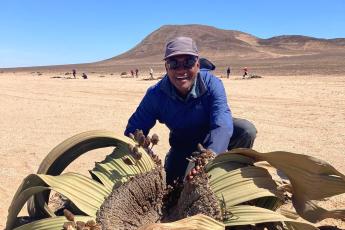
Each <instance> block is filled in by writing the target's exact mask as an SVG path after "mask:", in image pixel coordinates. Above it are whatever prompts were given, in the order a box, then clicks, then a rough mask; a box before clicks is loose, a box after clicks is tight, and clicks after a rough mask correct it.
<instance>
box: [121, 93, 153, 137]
mask: <svg viewBox="0 0 345 230" xmlns="http://www.w3.org/2000/svg"><path fill="white" fill-rule="evenodd" d="M158 98H159V97H157V96H155V95H154V92H153V89H152V88H150V89H148V90H147V92H146V94H145V96H144V98H143V99H142V101H141V102H140V104H139V106H138V108H137V109H136V111H135V112H134V113H133V114H132V116H131V117H130V118H129V120H128V124H127V127H126V130H125V132H124V134H125V135H126V136H128V135H129V133H134V131H135V130H136V129H139V130H142V131H143V133H144V135H145V136H147V135H148V133H149V132H150V129H151V128H152V127H153V126H154V125H155V124H156V120H157V114H158V110H157V106H156V105H157V104H158V101H157V100H158Z"/></svg>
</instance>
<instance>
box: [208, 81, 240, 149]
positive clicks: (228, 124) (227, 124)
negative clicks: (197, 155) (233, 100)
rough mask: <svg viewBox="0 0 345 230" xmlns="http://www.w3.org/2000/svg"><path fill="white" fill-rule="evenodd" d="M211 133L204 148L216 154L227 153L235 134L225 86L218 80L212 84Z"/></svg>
mask: <svg viewBox="0 0 345 230" xmlns="http://www.w3.org/2000/svg"><path fill="white" fill-rule="evenodd" d="M209 90H210V97H211V98H210V100H209V102H210V104H209V106H210V132H209V133H208V135H207V137H206V139H205V141H204V146H205V148H208V149H211V150H212V151H214V152H215V153H222V152H225V151H226V150H227V148H228V145H229V142H230V138H231V136H232V133H233V122H232V115H231V111H230V109H229V106H228V103H227V98H226V93H225V89H224V85H223V83H222V81H221V80H219V79H218V78H216V79H213V80H212V82H211V84H210V89H209Z"/></svg>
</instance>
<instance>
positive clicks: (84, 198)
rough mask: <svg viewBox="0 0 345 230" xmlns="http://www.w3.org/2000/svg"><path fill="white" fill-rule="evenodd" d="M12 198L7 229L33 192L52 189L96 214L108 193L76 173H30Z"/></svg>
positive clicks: (83, 209)
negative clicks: (53, 174) (54, 174)
mask: <svg viewBox="0 0 345 230" xmlns="http://www.w3.org/2000/svg"><path fill="white" fill-rule="evenodd" d="M23 184H24V185H25V186H24V185H23V186H21V187H20V188H19V190H18V192H17V193H16V196H15V198H14V199H13V200H12V203H11V206H10V207H9V213H8V217H7V224H6V226H7V229H12V227H13V225H14V223H15V221H16V217H17V215H18V213H19V212H20V210H21V209H22V208H23V206H24V204H25V202H26V201H27V200H28V199H29V198H30V197H31V196H32V195H35V194H38V193H40V192H42V191H46V190H54V191H56V192H58V193H60V194H62V195H64V196H65V197H67V198H68V199H69V200H71V201H72V202H73V203H74V204H75V206H76V207H78V208H79V209H80V210H81V211H83V212H84V213H86V214H87V215H90V216H93V217H95V216H96V213H97V211H98V210H99V208H100V207H101V205H102V203H103V201H104V199H105V198H106V197H107V196H108V195H109V192H108V190H107V189H106V188H105V187H104V185H102V184H100V183H98V182H96V181H94V180H92V179H90V178H88V177H86V176H83V175H79V174H77V173H66V174H63V175H59V176H50V175H43V174H39V175H37V174H31V175H29V176H28V177H27V178H25V179H24V181H23Z"/></svg>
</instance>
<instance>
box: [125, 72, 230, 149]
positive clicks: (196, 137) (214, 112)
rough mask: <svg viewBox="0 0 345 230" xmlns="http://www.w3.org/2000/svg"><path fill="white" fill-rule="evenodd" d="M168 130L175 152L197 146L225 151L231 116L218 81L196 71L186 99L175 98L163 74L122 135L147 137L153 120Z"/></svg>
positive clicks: (168, 81) (176, 96)
mask: <svg viewBox="0 0 345 230" xmlns="http://www.w3.org/2000/svg"><path fill="white" fill-rule="evenodd" d="M157 120H158V121H159V122H161V123H163V124H165V125H166V126H167V127H168V128H169V130H170V137H169V143H170V146H171V147H172V148H173V149H175V150H179V149H181V150H183V149H191V148H192V149H196V147H197V144H198V143H201V144H202V145H203V146H204V147H205V148H209V149H211V150H213V151H214V152H215V153H222V152H225V151H226V150H227V148H228V144H229V141H230V138H231V135H232V132H233V123H232V116H231V111H230V109H229V106H228V104H227V98H226V94H225V89H224V86H223V83H222V81H221V80H220V79H219V78H217V77H215V76H214V75H213V74H211V73H210V72H209V71H202V70H201V71H200V72H199V73H198V76H197V77H196V80H195V83H194V85H193V88H192V90H191V92H190V93H189V94H188V95H187V98H186V99H182V98H181V97H179V96H178V95H177V92H176V89H175V88H174V86H173V85H172V84H171V82H170V80H169V78H168V76H167V75H165V76H164V77H163V79H162V80H160V81H159V82H158V83H157V84H155V85H154V86H152V87H150V88H149V89H148V90H147V92H146V94H145V96H144V98H143V100H142V101H141V103H140V104H139V106H138V108H137V109H136V111H135V113H134V114H133V115H132V116H131V117H130V119H129V121H128V124H127V128H126V130H125V135H126V136H128V135H129V133H134V131H135V130H136V129H141V130H143V132H144V134H145V135H147V134H148V133H149V131H150V129H151V128H152V127H153V126H154V125H155V123H156V121H157Z"/></svg>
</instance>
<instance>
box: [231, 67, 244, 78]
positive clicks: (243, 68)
mask: <svg viewBox="0 0 345 230" xmlns="http://www.w3.org/2000/svg"><path fill="white" fill-rule="evenodd" d="M230 73H231V69H230V66H228V68H227V69H226V78H229V77H230ZM246 76H248V68H247V67H244V68H243V75H242V79H244V78H245V77H246Z"/></svg>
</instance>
